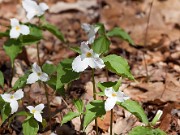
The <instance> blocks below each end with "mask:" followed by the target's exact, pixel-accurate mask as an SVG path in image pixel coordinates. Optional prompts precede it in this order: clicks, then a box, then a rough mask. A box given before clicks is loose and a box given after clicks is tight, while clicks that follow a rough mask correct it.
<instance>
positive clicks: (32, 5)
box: [22, 0, 38, 12]
mask: <svg viewBox="0 0 180 135" xmlns="http://www.w3.org/2000/svg"><path fill="white" fill-rule="evenodd" d="M22 6H23V8H24V9H25V10H26V12H31V11H32V10H34V9H37V8H38V5H37V3H36V2H35V1H32V0H23V1H22Z"/></svg>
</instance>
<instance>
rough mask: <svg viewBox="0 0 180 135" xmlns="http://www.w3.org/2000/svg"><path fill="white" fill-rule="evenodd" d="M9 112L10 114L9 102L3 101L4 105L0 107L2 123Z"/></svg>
mask: <svg viewBox="0 0 180 135" xmlns="http://www.w3.org/2000/svg"><path fill="white" fill-rule="evenodd" d="M10 114H11V107H10V104H9V103H5V105H4V106H3V108H2V109H1V115H2V123H3V122H4V121H5V120H6V119H7V118H8V117H9V115H10Z"/></svg>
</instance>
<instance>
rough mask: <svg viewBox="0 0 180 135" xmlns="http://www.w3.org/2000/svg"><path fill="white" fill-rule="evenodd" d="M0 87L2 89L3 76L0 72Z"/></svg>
mask: <svg viewBox="0 0 180 135" xmlns="http://www.w3.org/2000/svg"><path fill="white" fill-rule="evenodd" d="M0 86H1V87H4V76H3V73H2V72H1V71H0Z"/></svg>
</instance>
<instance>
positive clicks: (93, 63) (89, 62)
mask: <svg viewBox="0 0 180 135" xmlns="http://www.w3.org/2000/svg"><path fill="white" fill-rule="evenodd" d="M86 59H87V60H88V62H87V63H88V65H89V66H90V67H91V68H96V65H95V62H94V58H86Z"/></svg>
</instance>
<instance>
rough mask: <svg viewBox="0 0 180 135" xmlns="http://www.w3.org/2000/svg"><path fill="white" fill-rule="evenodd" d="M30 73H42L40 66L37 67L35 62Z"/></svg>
mask: <svg viewBox="0 0 180 135" xmlns="http://www.w3.org/2000/svg"><path fill="white" fill-rule="evenodd" d="M32 71H33V72H34V73H42V70H41V68H40V66H38V65H37V63H36V62H35V63H34V64H33V65H32Z"/></svg>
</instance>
